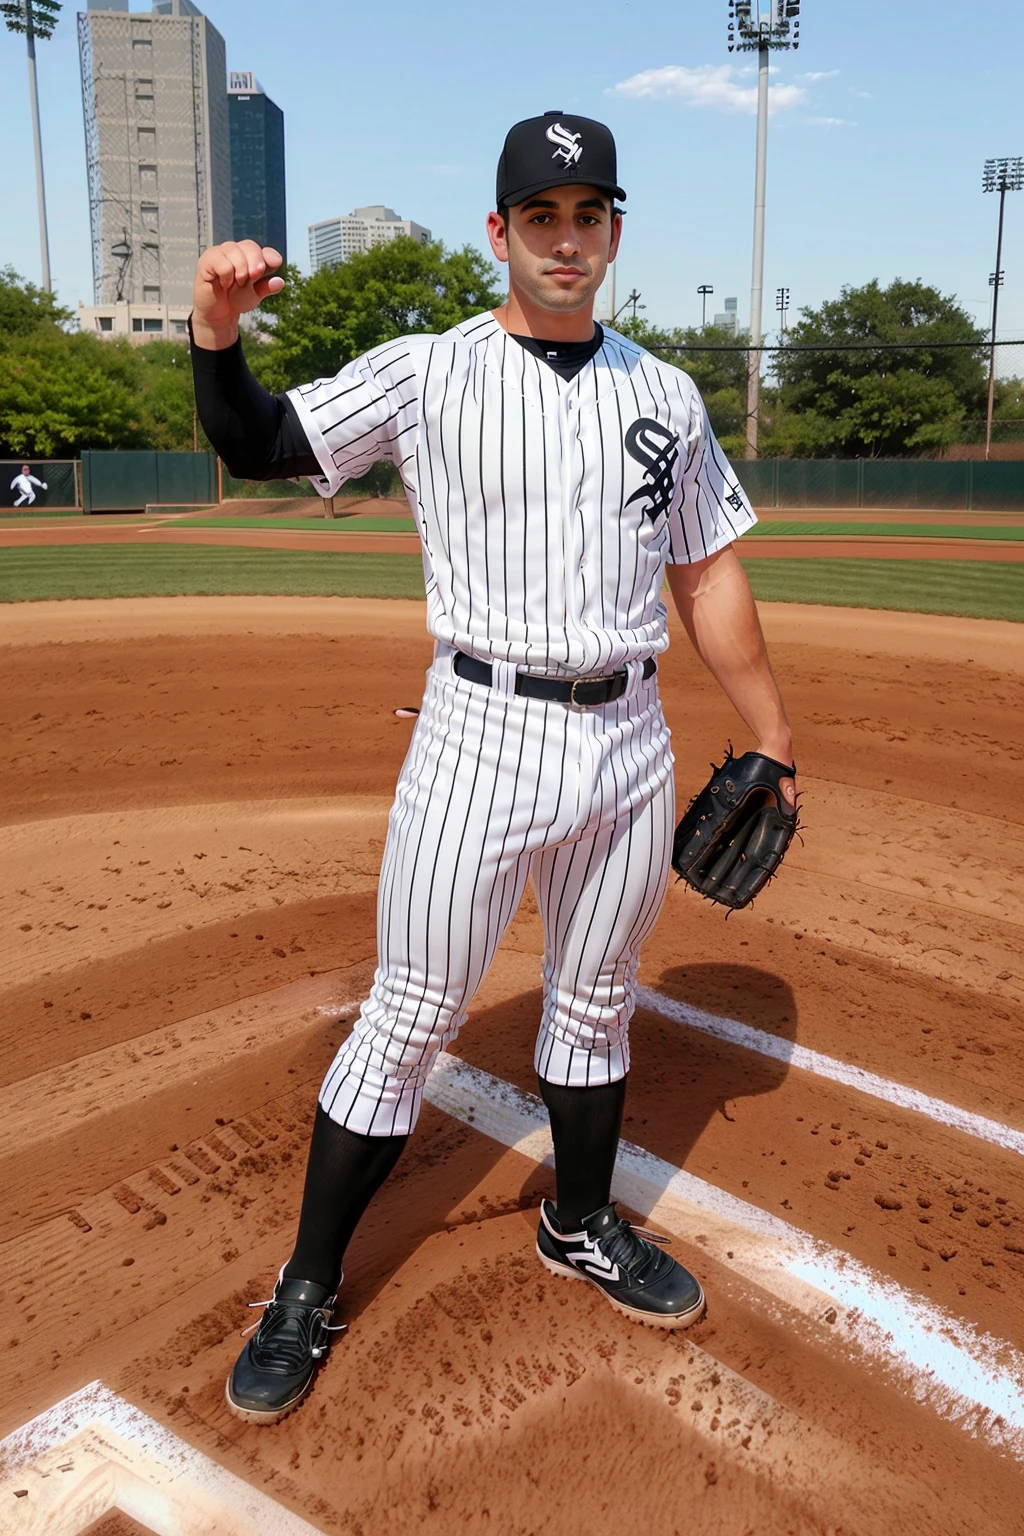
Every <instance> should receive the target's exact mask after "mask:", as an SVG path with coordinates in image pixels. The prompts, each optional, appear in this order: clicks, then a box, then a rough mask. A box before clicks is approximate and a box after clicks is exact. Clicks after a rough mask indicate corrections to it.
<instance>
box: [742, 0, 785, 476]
mask: <svg viewBox="0 0 1024 1536" xmlns="http://www.w3.org/2000/svg"><path fill="white" fill-rule="evenodd" d="M728 36H729V52H730V53H732V52H733V51H734V50H736V51H737V52H739V53H752V52H754V51H755V50H756V52H757V164H756V170H755V175H754V258H753V265H752V272H751V279H750V356H749V365H748V366H749V371H748V375H747V449H746V457H747V458H748V459H756V458H757V417H758V409H759V405H760V396H761V339H762V334H763V333H762V330H761V301H762V298H763V288H764V200H765V180H766V171H767V164H768V55H769V53H771V52H772V50H773V49H783V48H799V46H800V0H729V34H728Z"/></svg>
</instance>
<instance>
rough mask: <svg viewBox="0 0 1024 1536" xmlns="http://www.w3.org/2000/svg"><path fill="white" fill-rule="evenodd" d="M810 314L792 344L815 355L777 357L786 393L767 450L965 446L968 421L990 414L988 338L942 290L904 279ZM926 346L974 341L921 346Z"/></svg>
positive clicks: (848, 291) (771, 418)
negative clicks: (986, 367)
mask: <svg viewBox="0 0 1024 1536" xmlns="http://www.w3.org/2000/svg"><path fill="white" fill-rule="evenodd" d="M801 314H802V316H803V319H801V320H799V321H797V323H796V324H795V325H794V326H793V327H792V328H791V330H790V332H789V336H788V338H787V339H788V341H789V342H790V343H791V344H793V343H795V344H804V345H809V346H813V347H814V348H815V350H813V351H807V352H783V353H778V354H776V358H777V360H776V363H775V369H776V373H777V376H778V379H779V388H778V391H777V392H776V393H775V394H774V396H773V397H770V398H769V402H768V405H769V409H768V411H767V417H768V420H767V431H766V433H765V435H764V438H763V440H762V451H763V452H766V453H769V454H770V453H794V454H803V455H830V456H833V455H839V456H843V457H860V456H867V457H880V456H887V455H888V456H891V455H901V454H905V453H907V452H908V451H909V452H911V453H914V452H917V453H920V452H927V451H929V450H931V451H934V450H936V449H940V448H943V447H945V446H947V445H948V444H950V443H954V442H956V441H957V440H958V438H959V435H960V432H961V428H962V424H963V422H964V419H965V417H967V416H974V415H978V414H980V413H981V412H982V410H983V402H984V389H985V371H984V342H985V337H984V333H983V332H982V331H980V330H979V329H978V327H977V326H976V325H975V324H974V321H973V320H972V319H971V317H970V315H968V314H967V312H966V311H965V310H963V309H961V307H960V306H959V305H958V304H957V302H956V300H955V299H954V298H948V297H946V296H945V295H943V294H941V293H940V292H939V290H938V289H937V288H930V287H927V286H926V285H925V284H923V283H921V282H920V281H918V282H913V283H911V282H905V281H904V280H902V279H899V278H898V279H897V280H896V281H895V282H893V283H890V285H889V286H888V288H882V287H881V286H880V284H879V283H878V282H877V280H873V281H872V282H870V283H866V284H865V285H864V286H863V287H862V288H850V287H845V288H843V289H842V290H841V292H840V295H839V298H838V299H831V300H828V301H827V302H826V303H824V304H822V305H821V307H820V308H819V309H817V310H815V309H804V310H802V311H801ZM873 342H879V343H883V344H884V345H882V346H872V345H871V343H873ZM927 342H967V343H970V345H967V346H955V347H945V348H944V347H935V348H934V349H931V348H929V347H928V346H921V345H920V343H927ZM901 343H915V345H914V346H913V347H910V346H905V345H900V344H901ZM840 344H841V346H840ZM851 344H855V345H851Z"/></svg>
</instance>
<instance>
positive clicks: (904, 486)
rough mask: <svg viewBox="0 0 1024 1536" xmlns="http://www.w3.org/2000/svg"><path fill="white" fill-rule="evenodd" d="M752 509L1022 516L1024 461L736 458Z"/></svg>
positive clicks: (734, 464)
mask: <svg viewBox="0 0 1024 1536" xmlns="http://www.w3.org/2000/svg"><path fill="white" fill-rule="evenodd" d="M733 468H734V469H735V470H736V473H737V475H738V476H739V478H740V481H741V483H742V485H743V489H744V490H745V491H746V493H747V495H748V496H749V497H750V499H751V501H752V502H753V504H754V506H755V507H878V508H879V509H881V508H884V507H890V508H894V509H895V508H913V507H929V508H932V507H934V508H936V509H938V510H953V511H958V512H1017V511H1024V460H1021V461H1012V462H1008V463H1006V462H999V461H996V460H992V461H989V462H988V463H986V462H985V461H984V460H983V459H951V460H948V461H943V460H937V459H737V460H735V461H734V463H733Z"/></svg>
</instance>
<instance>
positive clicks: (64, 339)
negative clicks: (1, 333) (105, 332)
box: [0, 326, 146, 459]
mask: <svg viewBox="0 0 1024 1536" xmlns="http://www.w3.org/2000/svg"><path fill="white" fill-rule="evenodd" d="M134 363H135V360H134V359H133V357H132V356H131V350H130V348H129V346H128V344H127V343H121V344H118V343H116V342H114V343H105V342H99V341H95V340H94V339H93V338H92V337H91V336H68V335H66V334H65V333H64V332H63V331H59V330H57V328H56V327H54V326H43V327H40V328H39V329H38V330H37V331H36V332H35V333H34V334H31V335H27V336H24V337H21V338H20V339H19V341H18V343H17V344H16V345H13V346H7V347H5V348H4V349H3V350H2V351H0V453H2V454H3V455H4V456H6V457H10V456H11V455H13V456H14V457H16V458H17V457H21V456H22V455H24V456H25V457H27V458H43V459H46V458H52V459H56V458H67V457H69V456H71V455H73V454H75V453H77V452H79V451H80V450H81V449H82V448H136V447H145V446H146V442H145V437H144V434H143V429H142V422H141V415H140V411H139V401H138V398H137V393H136V390H135V388H134V384H135V378H136V373H137V370H136V367H135V366H134Z"/></svg>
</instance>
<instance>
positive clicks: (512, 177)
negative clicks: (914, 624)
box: [193, 113, 795, 1422]
mask: <svg viewBox="0 0 1024 1536" xmlns="http://www.w3.org/2000/svg"><path fill="white" fill-rule="evenodd" d="M624 196H625V193H624V192H623V191H622V189H621V187H619V185H618V178H617V168H616V156H615V145H614V142H613V140H612V136H611V134H610V132H609V131H608V129H607V128H606V127H604V126H603V125H602V124H600V123H596V122H593V121H591V120H590V119H587V118H581V117H576V116H575V115H565V114H563V113H548V114H546V115H545V116H543V117H540V118H532V119H529V120H527V121H526V122H522V123H518V124H517V125H516V126H515V127H514V128H513V129H512V130H511V131H510V133H509V135H508V137H507V139H506V141H505V147H504V150H503V153H502V156H501V160H500V162H499V166H498V185H497V198H496V208H495V211H494V212H493V213H491V214H490V215H489V216H488V220H487V231H488V235H489V238H490V242H491V247H492V249H493V251H494V254H495V256H496V257H497V258H498V260H499V261H502V262H507V263H508V266H509V289H510V291H509V297H508V301H507V302H506V303H505V304H504V305H502V306H501V307H500V308H499V309H498V310H496V311H495V312H494V313H492V314H482V315H477V316H475V317H474V318H473V319H470V320H467V321H466V322H465V323H463V324H461V325H458V326H456V327H455V328H454V330H452V331H450V332H448V333H447V334H446V335H444V336H407V337H402V338H399V339H397V340H395V341H393V342H389V343H388V344H386V345H385V346H382V347H378V348H376V349H375V350H374V351H373V352H370V353H369V354H367V355H366V356H363V357H360V358H357V359H356V360H355V361H354V362H352V363H350V364H348V365H347V366H346V367H344V368H343V369H342V370H341V372H340V373H339V374H338V375H337V376H336V377H335V378H333V379H329V380H320V381H318V382H317V383H314V384H310V385H308V386H305V387H302V388H299V389H295V390H292V391H291V392H290V393H289V394H288V395H287V396H279V397H274V396H270V395H267V394H266V393H265V392H264V391H262V390H261V389H260V388H259V386H258V385H256V383H255V381H254V380H253V379H252V377H251V375H250V374H249V373H248V370H247V369H246V367H245V363H244V359H243V357H242V353H241V349H240V346H239V344H238V316H239V315H240V314H241V313H243V312H245V311H246V310H249V309H252V308H254V307H255V305H256V304H257V303H258V302H259V301H260V299H261V298H263V297H265V296H266V295H267V294H268V293H273V292H277V291H278V290H279V289H280V287H281V286H282V284H281V280H280V279H279V278H277V277H274V276H271V275H269V274H270V273H271V272H273V270H274V269H275V268H276V267H277V266H278V265H279V264H280V256H279V255H278V253H277V252H276V251H272V250H269V249H261V248H260V247H259V246H257V245H256V244H255V243H254V242H252V241H243V242H241V243H240V244H236V243H231V244H228V245H222V246H217V247H215V248H213V249H212V250H210V251H207V252H206V253H205V255H204V256H203V257H202V259H201V260H200V262H199V266H198V269H197V274H196V290H195V309H194V313H193V339H194V344H195V345H194V350H193V360H194V367H195V373H196V395H197V401H198V403H199V410H200V415H201V416H202V419H203V423H204V426H205V427H206V430H207V432H208V434H209V436H210V439H211V441H212V442H213V443H214V445H215V446H216V447H218V449H219V451H221V453H222V454H223V455H224V457H225V458H226V460H227V462H228V466H229V468H230V469H231V470H232V472H233V473H235V474H244V475H256V476H257V477H262V478H270V477H272V476H274V475H279V474H281V473H282V472H285V473H291V474H295V473H306V474H309V475H310V476H311V478H312V479H313V482H314V484H315V485H316V487H317V489H318V490H319V491H320V492H321V494H323V495H325V496H329V495H333V494H334V493H335V492H336V491H337V490H338V489H339V487H340V486H341V485H342V484H343V483H344V482H345V481H346V480H349V479H351V478H353V477H355V476H358V475H360V474H362V473H363V472H364V471H365V470H366V469H367V468H368V467H369V466H370V465H371V464H373V463H374V462H376V461H377V460H379V459H381V458H389V459H391V460H392V462H393V463H394V464H395V465H396V466H397V467H398V470H399V473H400V474H401V476H402V480H403V482H404V485H405V488H406V491H407V493H408V496H409V502H410V505H411V507H412V509H413V512H414V514H415V517H416V520H417V526H418V528H419V532H420V535H421V538H422V542H423V556H424V569H425V574H426V591H427V624H428V627H429V629H430V632H431V634H432V635H433V636H434V639H435V642H436V644H435V656H434V662H433V665H432V667H431V669H430V673H429V675H428V679H427V689H426V694H425V697H424V701H423V708H422V710H421V713H420V716H419V719H418V721H417V724H416V727H415V730H414V732H413V737H412V743H411V746H410V748H409V753H408V756H407V758H406V761H405V764H404V766H403V768H402V772H401V776H400V778H399V782H398V790H397V795H396V799H395V804H394V808H393V810H392V813H391V818H390V822H389V827H388V836H387V843H386V847H385V852H384V860H383V867H382V870H381V879H380V889H379V900H378V968H377V972H376V977H375V980H374V983H373V989H372V991H371V993H370V996H369V998H368V999H367V1000H366V1002H365V1003H364V1004H363V1007H362V1011H361V1013H360V1017H359V1019H358V1021H357V1023H356V1025H355V1027H354V1029H353V1031H352V1033H351V1035H350V1036H349V1037H348V1039H347V1040H346V1041H345V1042H344V1044H343V1045H342V1047H341V1049H340V1050H339V1051H338V1053H337V1056H336V1058H335V1059H334V1061H333V1062H332V1063H331V1064H330V1066H329V1068H328V1070H327V1073H326V1076H325V1078H324V1081H323V1085H322V1087H321V1090H320V1099H319V1105H318V1109H317V1118H316V1124H315V1127H314V1131H313V1139H312V1145H311V1148H310V1156H309V1163H308V1167H307V1174H306V1186H305V1193H304V1197H303V1206H302V1211H301V1215H300V1220H299V1230H298V1236H297V1240H296V1245H295V1249H294V1251H293V1253H292V1256H291V1257H290V1258H289V1259H288V1261H287V1262H286V1264H285V1265H284V1266H283V1267H282V1270H281V1274H280V1276H279V1279H278V1282H277V1285H276V1286H275V1288H274V1296H273V1299H272V1300H271V1301H270V1302H269V1303H267V1304H266V1310H265V1311H264V1313H263V1315H262V1318H261V1321H260V1324H259V1326H258V1329H257V1331H256V1333H255V1336H254V1338H253V1339H251V1340H250V1341H249V1343H248V1344H247V1345H246V1347H245V1349H244V1350H243V1352H242V1354H241V1356H240V1357H239V1359H238V1361H237V1362H236V1364H235V1367H234V1369H233V1371H232V1373H231V1376H230V1378H229V1381H228V1386H227V1398H228V1403H229V1405H230V1407H231V1408H232V1409H233V1411H234V1412H236V1413H238V1414H240V1415H242V1416H243V1417H245V1418H249V1419H252V1420H254V1421H257V1422H273V1421H275V1420H277V1419H279V1418H281V1417H283V1416H284V1415H285V1414H286V1413H287V1412H289V1411H290V1410H291V1409H292V1408H293V1407H294V1406H295V1405H296V1404H297V1403H298V1402H299V1400H300V1399H301V1398H302V1397H303V1396H304V1394H305V1393H306V1392H307V1391H308V1389H309V1386H310V1384H311V1382H312V1380H313V1376H314V1374H315V1371H316V1369H317V1365H318V1362H319V1361H320V1359H321V1358H322V1356H323V1354H324V1352H325V1350H326V1347H327V1341H328V1338H329V1328H330V1326H331V1318H332V1316H333V1311H334V1306H335V1301H336V1292H337V1289H338V1285H339V1282H340V1279H341V1260H342V1255H343V1253H344V1249H345V1246H346V1244H347V1242H348V1239H349V1237H350V1236H351V1233H352V1231H353V1229H354V1227H355V1225H356V1223H357V1222H358V1220H359V1218H360V1216H361V1215H362V1213H363V1211H364V1209H365V1207H366V1205H367V1204H368V1203H369V1201H370V1199H371V1198H372V1196H373V1194H374V1193H375V1191H376V1190H377V1189H378V1188H379V1186H380V1184H381V1183H382V1182H383V1180H384V1178H385V1177H386V1176H387V1174H388V1173H389V1172H390V1170H391V1169H392V1167H393V1166H394V1164H395V1162H396V1161H397V1158H398V1156H399V1154H400V1152H401V1150H402V1147H403V1146H404V1145H405V1142H406V1140H407V1138H408V1136H409V1135H410V1133H411V1132H412V1130H413V1127H414V1125H415V1122H416V1117H417V1114H418V1111H419V1108H420V1102H421V1099H422V1094H423V1085H424V1082H425V1081H426V1078H427V1075H428V1073H429V1072H430V1069H431V1066H432V1064H433V1062H434V1060H435V1058H436V1055H437V1052H438V1051H439V1050H441V1049H442V1048H443V1047H444V1046H445V1045H446V1044H448V1043H449V1042H450V1041H451V1040H452V1039H453V1038H454V1037H455V1035H456V1034H457V1032H458V1030H459V1028H460V1026H461V1025H462V1023H463V1021H464V1020H465V1018H466V1014H467V1010H468V1008H469V1005H470V1003H471V1000H472V998H473V995H474V993H475V991H476V989H477V987H478V986H479V984H480V981H481V980H482V978H483V976H484V974H485V973H486V971H487V968H488V965H489V964H490V962H491V959H492V957H493V955H494V952H495V949H496V948H497V945H498V943H499V942H500V940H501V937H502V935H503V933H504V932H505V929H506V927H507V925H508V923H509V922H510V920H511V918H512V916H513V915H514V913H515V911H516V908H517V906H518V904H519V900H520V897H521V895H522V893H523V890H524V888H525V885H526V882H527V880H528V879H532V881H533V886H534V890H535V892H536V896H537V901H538V905H539V908H540V913H541V916H542V918H543V923H544V932H545V956H544V964H543V984H544V1003H543V1010H542V1016H541V1020H540V1030H539V1035H538V1040H537V1051H536V1068H537V1073H538V1079H539V1085H540V1093H541V1096H542V1098H543V1100H544V1103H545V1105H546V1106H547V1108H548V1111H549V1114H550V1117H551V1127H552V1136H553V1140H554V1147H555V1158H556V1180H557V1201H556V1202H554V1203H552V1202H550V1201H545V1202H543V1205H542V1209H541V1216H540V1226H539V1231H538V1240H537V1251H538V1255H539V1257H540V1259H541V1261H542V1262H543V1263H544V1264H545V1265H546V1266H547V1267H548V1268H549V1269H550V1270H553V1271H554V1272H556V1273H558V1274H563V1275H566V1276H573V1277H576V1278H581V1279H585V1280H587V1281H589V1282H590V1283H592V1284H593V1285H595V1286H597V1287H598V1288H599V1289H600V1290H601V1292H602V1294H604V1295H605V1296H606V1298H607V1299H608V1300H609V1301H610V1302H611V1303H612V1304H613V1305H614V1306H615V1307H617V1308H618V1309H619V1310H620V1311H622V1312H624V1313H626V1315H628V1316H630V1317H632V1318H635V1319H638V1320H640V1321H643V1322H648V1323H655V1324H657V1325H659V1326H663V1327H667V1328H676V1327H685V1326H686V1325H687V1324H689V1323H692V1322H694V1321H696V1320H697V1319H698V1318H700V1317H701V1316H702V1315H703V1312H704V1306H705V1303H704V1295H703V1292H702V1290H701V1287H700V1285H699V1283H698V1282H697V1280H696V1279H695V1278H694V1277H693V1276H692V1275H690V1274H689V1273H688V1272H687V1271H686V1270H685V1269H684V1268H683V1267H682V1265H680V1264H679V1263H677V1262H676V1261H675V1260H673V1259H672V1258H671V1257H670V1256H669V1255H668V1254H666V1253H665V1251H664V1249H663V1247H661V1246H659V1245H657V1244H656V1243H655V1242H654V1241H652V1239H651V1237H650V1235H649V1234H644V1233H642V1232H640V1231H638V1230H637V1229H635V1228H633V1227H632V1226H631V1225H630V1223H629V1222H628V1221H626V1220H624V1219H622V1218H621V1217H620V1216H619V1214H618V1212H617V1211H616V1209H615V1206H614V1204H613V1203H612V1201H611V1179H612V1171H613V1167H614V1162H615V1155H616V1150H617V1146H618V1139H619V1130H620V1125H621V1119H622V1108H623V1100H624V1095H625V1088H626V1076H627V1073H628V1069H629V1039H628V1027H629V1019H630V1015H631V1013H632V1011H633V1006H634V998H635V989H636V974H637V963H638V958H639V952H640V946H641V944H642V943H643V940H644V938H645V937H646V936H647V934H648V933H649V932H650V930H651V928H652V927H653V925H654V922H655V920H656V918H657V915H658V911H659V908H660V906H661V902H662V898H663V896H664V892H665V885H666V877H667V872H668V867H669V856H670V852H671V843H672V834H673V829H674V824H675V806H674V799H673V779H672V755H671V750H670V745H669V734H668V730H667V728H666V725H665V721H664V718H663V715H662V710H661V704H660V701H659V697H658V687H657V658H658V656H659V655H660V654H661V653H662V652H663V651H664V649H665V647H666V646H667V645H668V631H667V626H666V611H665V607H664V604H663V603H662V600H661V590H662V581H663V578H664V576H665V573H666V569H667V572H668V579H669V584H670V587H671V590H672V594H673V598H674V600H675V603H676V605H677V607H678V609H679V612H680V615H681V617H682V620H683V623H684V625H685V626H686V629H687V632H688V634H689V636H690V639H691V641H692V642H693V644H694V646H695V647H696V649H697V651H698V653H699V654H700V655H701V657H702V658H703V660H704V661H705V662H706V664H707V665H708V667H709V668H710V670H711V671H712V673H713V674H714V676H715V677H716V679H717V680H718V682H719V683H720V685H721V686H722V688H723V689H724V691H725V693H726V694H727V696H728V697H729V699H730V700H731V701H732V703H733V704H734V705H735V707H736V709H737V711H738V713H739V714H740V716H741V717H742V718H743V720H744V721H745V722H746V724H747V726H748V727H749V729H750V732H751V734H752V735H753V737H754V738H755V740H756V742H757V745H758V747H759V748H760V750H761V751H762V752H764V753H766V754H768V755H769V756H771V757H773V758H775V759H776V760H778V761H781V762H784V763H788V762H791V761H792V756H791V748H792V744H791V740H790V731H789V726H788V724H787V721H786V716H785V712H784V710H783V706H782V702H781V700H780V697H779V693H778V689H777V687H776V684H775V681H774V678H773V676H772V672H771V668H770V665H769V662H768V658H767V655H766V652H765V648H764V642H763V638H762V635H761V630H760V626H759V623H758V619H757V613H756V609H755V606H754V602H753V599H752V597H751V594H750V589H749V586H748V584H747V581H746V578H745V576H744V574H743V570H742V568H741V566H740V564H739V562H738V561H737V559H736V556H735V552H734V550H733V542H734V540H735V539H736V538H737V536H738V535H740V534H741V533H743V532H744V531H745V530H746V529H747V528H749V527H750V526H751V525H752V524H753V522H754V521H755V519H754V515H753V513H752V511H751V509H750V506H749V504H748V502H747V498H746V496H745V495H744V493H743V490H742V489H741V487H740V485H739V483H738V481H737V479H736V476H735V475H734V473H733V472H732V470H731V469H730V467H729V465H728V463H727V461H726V459H725V457H724V456H723V454H722V452H721V449H720V448H719V446H718V444H717V442H716V441H715V438H714V434H713V433H712V431H711V428H710V425H709V423H708V419H707V414H706V412H705V409H704V406H703V403H702V401H701V399H700V396H699V394H698V392H697V390H696V388H695V387H694V385H693V383H692V381H691V380H690V378H689V377H688V376H687V375H686V374H685V373H683V372H681V371H680V370H679V369H677V368H674V367H672V366H671V365H670V364H668V363H664V362H661V361H659V360H658V359H656V358H654V357H652V356H651V355H650V354H649V353H647V352H645V351H644V350H643V348H642V347H639V346H637V345H636V344H635V343H634V342H631V341H629V340H627V339H626V338H625V337H622V336H619V335H616V334H615V333H613V332H612V331H609V330H603V329H602V328H601V327H600V326H598V325H595V323H594V318H593V305H594V299H595V296H596V294H597V291H598V289H599V288H600V286H601V284H602V282H603V280H604V277H605V273H606V270H607V267H608V263H609V261H610V260H612V259H613V258H614V256H615V252H616V250H617V247H618V244H619V238H620V234H621V227H622V219H621V214H620V213H619V212H617V211H616V207H615V202H616V199H622V198H624ZM348 664H349V665H351V666H353V667H358V666H359V664H360V658H359V657H358V656H353V657H351V658H350V660H349V662H348ZM786 793H787V796H788V797H789V798H790V799H792V798H793V795H794V793H795V791H794V787H793V784H792V781H789V782H788V784H787V786H786Z"/></svg>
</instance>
